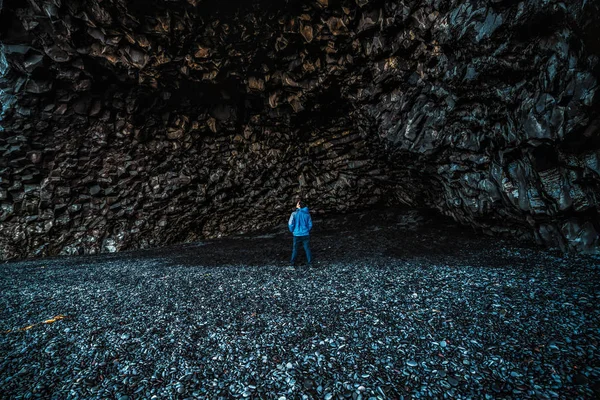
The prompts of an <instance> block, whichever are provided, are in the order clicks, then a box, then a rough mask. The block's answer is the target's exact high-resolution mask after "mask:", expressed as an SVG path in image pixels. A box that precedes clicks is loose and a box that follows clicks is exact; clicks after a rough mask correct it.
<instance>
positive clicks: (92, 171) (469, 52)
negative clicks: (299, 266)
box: [0, 0, 600, 259]
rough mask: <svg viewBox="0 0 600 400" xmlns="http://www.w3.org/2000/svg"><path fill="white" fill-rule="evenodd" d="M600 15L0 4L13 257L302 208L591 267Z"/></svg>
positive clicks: (431, 5) (247, 226)
mask: <svg viewBox="0 0 600 400" xmlns="http://www.w3.org/2000/svg"><path fill="white" fill-rule="evenodd" d="M599 11H600V6H599V4H598V2H590V1H572V2H560V1H546V2H539V1H533V0H532V1H522V2H518V1H491V0H490V1H452V0H448V1H404V2H398V1H391V0H388V1H385V0H379V1H375V0H372V1H369V0H356V1H354V0H352V1H333V0H329V1H328V0H312V1H295V0H289V1H287V2H286V1H266V0H263V1H254V2H246V1H230V2H208V1H200V0H188V1H164V0H163V1H159V0H153V1H124V0H104V1H99V0H90V1H75V0H46V1H42V0H29V1H27V2H22V1H17V0H10V1H6V0H5V1H4V2H2V1H0V42H1V43H2V46H1V50H0V76H1V77H0V102H1V103H2V111H1V112H2V114H1V115H0V154H1V158H0V206H1V208H0V226H1V230H0V258H4V259H7V258H14V257H28V256H37V255H53V254H81V253H97V252H102V251H117V250H121V249H126V248H144V247H150V246H159V245H163V244H167V243H174V242H183V241H190V240H198V239H200V238H203V237H217V236H221V235H226V234H233V233H239V232H246V231H250V230H255V229H260V228H264V227H267V226H273V225H275V224H281V223H285V216H286V215H287V213H288V212H289V211H290V205H291V200H292V199H293V198H294V196H297V195H301V196H303V197H304V198H307V199H308V200H309V202H310V203H311V205H312V206H313V210H314V212H315V213H318V214H325V215H326V214H327V213H331V212H340V211H349V210H356V209H365V208H370V207H378V206H382V205H400V204H402V205H408V206H426V207H433V208H437V209H438V210H440V211H441V212H442V213H444V214H447V215H451V216H452V217H454V218H455V219H456V220H457V221H459V222H461V223H464V224H468V225H472V226H474V227H476V228H477V229H480V230H482V231H484V232H486V233H492V234H494V233H495V234H503V233H504V234H511V235H516V236H518V237H520V238H522V239H523V240H531V239H536V240H537V241H538V242H540V243H544V244H547V245H554V246H556V245H559V246H561V247H562V248H563V249H568V248H572V249H575V250H579V251H598V246H599V236H598V232H600V227H599V225H598V202H599V200H600V199H599V196H600V194H599V193H600V151H599V149H600V139H599V137H600V133H599V129H600V119H599V115H600V113H599V112H598V111H599V110H600V101H599V100H598V96H597V95H596V92H597V88H598V76H599V75H600V65H599V62H598V61H599V60H598V54H599V53H600V50H599V49H600V44H599V37H600V32H599V31H598V28H597V27H598V26H600V18H599V17H598V15H599ZM282 217H283V219H284V220H283V222H281V219H282Z"/></svg>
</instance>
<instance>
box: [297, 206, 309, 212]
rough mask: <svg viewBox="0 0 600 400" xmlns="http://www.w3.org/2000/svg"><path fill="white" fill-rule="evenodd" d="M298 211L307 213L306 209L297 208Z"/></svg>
mask: <svg viewBox="0 0 600 400" xmlns="http://www.w3.org/2000/svg"><path fill="white" fill-rule="evenodd" d="M298 211H302V212H305V213H307V212H308V207H303V208H299V209H298Z"/></svg>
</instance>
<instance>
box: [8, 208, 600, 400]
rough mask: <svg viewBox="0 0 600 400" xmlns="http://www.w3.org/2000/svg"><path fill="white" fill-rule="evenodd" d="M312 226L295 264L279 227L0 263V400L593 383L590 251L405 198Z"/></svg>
mask: <svg viewBox="0 0 600 400" xmlns="http://www.w3.org/2000/svg"><path fill="white" fill-rule="evenodd" d="M357 221H358V222H357ZM316 226H317V228H315V229H316V231H315V233H314V235H313V237H312V247H313V252H314V255H315V261H318V262H319V263H318V264H316V267H313V268H310V269H309V268H305V267H304V268H303V267H301V268H297V269H292V270H290V269H288V268H286V267H285V263H284V262H283V261H282V260H285V259H287V257H289V254H290V246H291V239H290V238H289V236H288V235H287V234H285V233H283V232H281V231H269V232H265V233H263V234H261V235H252V236H240V237H236V238H231V239H217V240H209V241H204V242H199V243H194V244H188V245H179V246H177V247H172V248H165V249H160V250H146V251H137V252H123V253H119V254H116V255H112V254H111V255H101V256H81V257H62V258H53V259H43V260H36V261H28V262H20V263H10V264H3V265H1V266H0V290H1V293H2V296H1V297H0V353H2V355H3V357H2V358H0V386H2V396H5V397H6V398H11V399H21V398H36V397H40V396H41V397H43V398H67V397H68V398H73V399H75V398H82V399H96V398H98V399H99V398H103V399H104V398H114V399H151V398H159V399H163V398H171V399H184V398H201V399H221V398H222V399H232V398H259V399H344V398H351V399H399V398H478V399H496V398H520V399H529V398H533V399H539V398H555V397H558V398H569V399H584V398H588V399H589V398H595V397H597V396H598V395H599V394H600V361H599V360H600V357H598V341H599V340H600V335H599V332H598V326H600V312H599V311H598V307H597V304H598V301H599V300H600V299H599V293H598V286H599V284H600V282H599V274H598V268H599V266H600V259H599V258H598V257H597V256H589V255H588V256H584V255H577V256H575V255H571V256H569V257H563V256H562V255H561V254H560V253H559V252H558V251H539V250H538V249H536V248H534V247H526V246H523V245H521V244H519V243H518V242H516V241H504V240H496V239H493V238H489V237H482V236H481V235H476V234H474V233H472V232H471V231H465V230H464V229H458V228H456V227H452V226H450V225H448V224H446V225H442V226H440V225H439V223H438V224H433V223H432V218H431V217H429V216H427V215H426V214H419V213H415V212H409V213H407V212H392V211H388V212H386V213H384V214H378V215H374V214H372V213H369V214H362V215H356V214H353V215H350V216H342V217H341V218H336V219H335V227H337V228H338V229H333V228H334V227H333V226H328V225H326V224H321V223H320V224H318V225H316ZM8 330H10V332H6V331H8Z"/></svg>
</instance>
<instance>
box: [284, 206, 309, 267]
mask: <svg viewBox="0 0 600 400" xmlns="http://www.w3.org/2000/svg"><path fill="white" fill-rule="evenodd" d="M288 227H289V228H290V232H292V234H293V235H294V247H293V248H292V266H294V263H295V262H296V256H297V255H298V246H300V244H301V243H302V245H303V246H304V252H305V253H306V260H307V261H308V265H311V261H312V256H311V254H310V247H309V241H310V240H309V239H310V236H309V234H310V230H311V229H312V219H311V218H310V213H309V212H308V207H307V206H306V204H305V203H304V202H303V201H299V202H298V203H297V204H296V211H294V212H293V213H292V215H290V220H289V222H288Z"/></svg>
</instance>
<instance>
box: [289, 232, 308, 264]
mask: <svg viewBox="0 0 600 400" xmlns="http://www.w3.org/2000/svg"><path fill="white" fill-rule="evenodd" d="M309 242H310V236H294V247H293V248H292V264H294V263H295V262H296V257H297V256H298V247H300V244H302V245H303V246H304V252H305V253H306V260H307V261H308V263H309V264H310V263H311V261H312V256H311V254H310V246H309Z"/></svg>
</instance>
